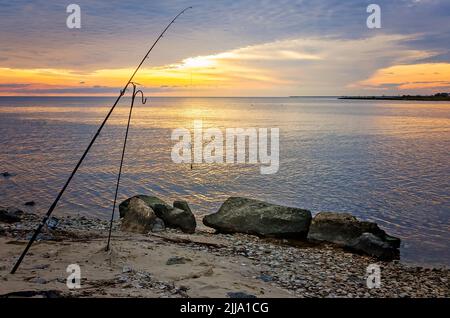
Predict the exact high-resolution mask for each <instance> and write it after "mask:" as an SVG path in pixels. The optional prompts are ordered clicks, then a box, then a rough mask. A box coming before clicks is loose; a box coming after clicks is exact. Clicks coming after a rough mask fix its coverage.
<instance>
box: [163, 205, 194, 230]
mask: <svg viewBox="0 0 450 318" xmlns="http://www.w3.org/2000/svg"><path fill="white" fill-rule="evenodd" d="M175 203H177V201H175ZM174 205H175V204H174ZM176 206H180V207H183V208H185V210H182V209H179V208H176V207H174V208H173V207H171V206H167V205H166V204H157V205H155V212H156V215H157V216H158V217H160V218H161V219H163V221H164V224H165V225H166V226H167V227H171V228H178V229H180V230H182V231H183V232H185V233H194V232H195V227H196V226H197V222H196V221H195V217H194V214H192V212H191V209H189V206H187V203H185V204H178V203H177V204H176Z"/></svg>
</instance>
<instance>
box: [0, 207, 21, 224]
mask: <svg viewBox="0 0 450 318" xmlns="http://www.w3.org/2000/svg"><path fill="white" fill-rule="evenodd" d="M22 214H23V212H22V210H19V209H16V208H11V207H7V208H4V207H0V222H4V223H16V222H20V220H21V216H22Z"/></svg>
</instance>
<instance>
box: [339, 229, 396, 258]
mask: <svg viewBox="0 0 450 318" xmlns="http://www.w3.org/2000/svg"><path fill="white" fill-rule="evenodd" d="M346 248H348V249H350V250H352V251H355V252H357V253H363V254H367V255H370V256H373V257H376V258H378V259H380V260H385V261H389V260H393V259H398V258H399V256H400V251H399V250H398V249H397V248H395V247H393V246H392V245H391V244H389V243H388V242H385V241H383V240H382V239H380V238H379V237H378V236H375V235H373V234H372V233H363V234H361V236H360V237H358V238H357V239H356V240H354V241H353V242H352V243H351V244H349V245H347V246H346Z"/></svg>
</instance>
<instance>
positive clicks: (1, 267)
mask: <svg viewBox="0 0 450 318" xmlns="http://www.w3.org/2000/svg"><path fill="white" fill-rule="evenodd" d="M39 221H40V217H38V216H36V215H34V214H24V216H23V217H22V221H21V222H18V223H13V224H7V223H0V235H1V236H0V246H1V247H0V281H1V284H0V297H8V296H9V297H11V296H25V297H164V298H166V297H177V298H178V297H182V298H188V297H219V298H228V297H231V298H235V297H258V298H262V297H276V298H278V297H449V296H450V273H449V271H448V269H445V268H434V269H429V268H421V267H410V266H406V265H404V264H402V263H400V262H398V261H393V262H380V261H377V260H376V259H373V258H371V257H368V256H361V255H357V254H353V253H349V252H347V251H345V250H343V249H341V248H337V247H334V246H332V245H327V244H321V245H311V244H308V245H306V244H293V242H290V241H286V240H275V239H260V238H258V237H256V236H251V235H243V234H233V235H226V234H214V233H212V231H209V230H207V229H204V228H201V229H198V230H197V231H196V233H195V234H185V233H182V232H181V231H178V230H175V229H166V230H165V231H164V232H160V233H149V234H145V235H143V234H135V233H128V232H122V231H120V227H119V225H120V222H121V221H116V222H115V223H114V229H113V237H112V249H111V250H110V251H109V252H106V251H105V246H106V238H107V228H108V223H107V222H106V221H102V220H99V219H88V218H85V217H69V216H67V217H64V218H62V219H61V221H60V224H59V226H58V228H57V229H56V230H53V231H50V230H48V229H46V231H44V232H43V233H42V235H41V236H40V240H39V241H38V242H36V243H35V244H34V245H33V246H32V248H31V249H30V251H29V253H28V255H27V256H26V258H25V260H24V262H23V263H22V265H21V267H20V268H19V270H18V271H17V272H16V274H14V275H11V274H10V273H9V271H10V270H11V268H12V265H13V264H14V261H15V260H16V259H17V257H18V256H19V255H20V253H21V252H22V250H23V248H24V246H25V244H26V243H27V240H26V238H27V237H29V235H30V234H31V233H32V231H33V229H34V228H35V227H36V226H37V224H38V222H39ZM69 264H78V265H79V266H80V268H81V288H80V289H69V288H68V287H67V286H66V280H67V277H68V275H69V274H68V273H67V272H66V268H67V266H68V265H69ZM369 264H378V265H380V267H381V288H373V289H369V288H367V285H366V278H367V273H366V268H367V266H368V265H369Z"/></svg>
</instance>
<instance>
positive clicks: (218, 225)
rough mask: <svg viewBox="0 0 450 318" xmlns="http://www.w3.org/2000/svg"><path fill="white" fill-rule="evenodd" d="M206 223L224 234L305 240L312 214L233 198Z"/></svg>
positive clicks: (209, 216) (261, 202)
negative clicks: (245, 234)
mask: <svg viewBox="0 0 450 318" xmlns="http://www.w3.org/2000/svg"><path fill="white" fill-rule="evenodd" d="M203 223H204V224H205V225H206V226H209V227H212V228H214V229H216V230H217V231H218V232H222V233H247V234H254V235H258V236H263V237H280V238H298V239H303V238H306V236H307V234H308V229H309V225H310V223H311V212H310V211H308V210H303V209H298V208H290V207H285V206H281V205H275V204H270V203H267V202H263V201H258V200H252V199H246V198H240V197H231V198H228V199H227V200H226V201H225V202H224V203H223V204H222V206H221V207H220V209H219V211H218V212H217V213H214V214H210V215H207V216H205V217H204V218H203Z"/></svg>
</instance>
